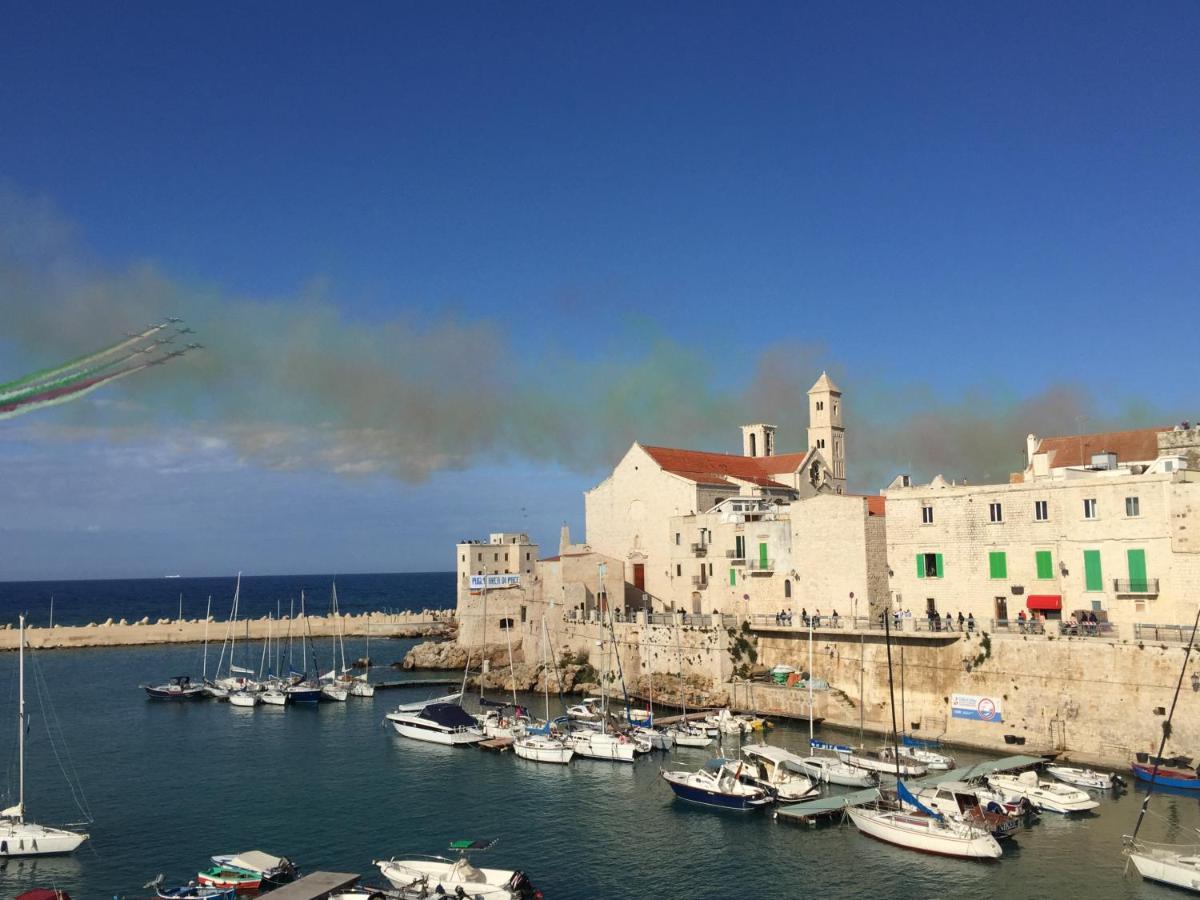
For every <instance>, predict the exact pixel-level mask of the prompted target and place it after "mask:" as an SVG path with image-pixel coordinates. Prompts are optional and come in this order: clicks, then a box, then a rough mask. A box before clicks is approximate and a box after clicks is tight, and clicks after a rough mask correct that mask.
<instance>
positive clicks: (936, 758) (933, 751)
mask: <svg viewBox="0 0 1200 900" xmlns="http://www.w3.org/2000/svg"><path fill="white" fill-rule="evenodd" d="M900 743H901V746H902V747H903V748H904V750H903V753H904V755H905V756H911V757H912V758H913V759H915V760H916V761H917V762H919V763H920V764H921V765H923V766H925V768H927V769H929V770H931V771H939V772H947V771H949V770H950V769H953V768H954V767H955V765H956V763H955V761H954V757H953V756H949V755H947V754H945V753H939V752H937V751H939V750H941V749H942V745H941V742H940V741H937V740H924V739H922V738H915V737H913V736H912V735H910V734H904V735H901V736H900Z"/></svg>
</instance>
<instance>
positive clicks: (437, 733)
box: [386, 703, 485, 747]
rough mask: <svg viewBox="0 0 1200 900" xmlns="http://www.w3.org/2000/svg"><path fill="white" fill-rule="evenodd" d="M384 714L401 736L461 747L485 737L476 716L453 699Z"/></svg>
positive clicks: (475, 742)
mask: <svg viewBox="0 0 1200 900" xmlns="http://www.w3.org/2000/svg"><path fill="white" fill-rule="evenodd" d="M386 718H387V720H388V721H389V722H391V723H392V727H393V728H395V729H396V731H397V732H398V733H399V734H401V735H403V736H404V737H407V738H413V739H414V740H418V741H427V742H429V743H431V744H447V745H450V746H454V747H460V746H465V745H467V744H477V743H479V742H480V741H482V740H483V739H484V737H485V735H484V733H483V731H482V730H481V729H480V727H479V723H478V722H477V721H476V720H475V717H474V716H472V715H470V714H469V713H468V712H467V711H466V710H464V709H463V708H462V707H461V706H458V705H456V704H454V703H431V704H429V705H428V706H426V707H424V708H423V709H422V710H421V711H420V712H415V713H402V712H394V713H388V714H387V716H386Z"/></svg>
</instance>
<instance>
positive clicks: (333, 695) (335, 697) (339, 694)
mask: <svg viewBox="0 0 1200 900" xmlns="http://www.w3.org/2000/svg"><path fill="white" fill-rule="evenodd" d="M349 696H350V689H349V688H348V687H345V686H344V685H341V684H339V683H338V682H336V681H327V682H325V683H324V684H322V685H321V699H322V700H332V701H334V702H335V703H345V702H346V698H347V697H349Z"/></svg>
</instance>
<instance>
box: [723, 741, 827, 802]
mask: <svg viewBox="0 0 1200 900" xmlns="http://www.w3.org/2000/svg"><path fill="white" fill-rule="evenodd" d="M742 755H743V756H744V757H746V759H747V761H748V762H749V763H750V764H751V765H752V766H753V767H754V769H755V772H754V775H755V777H756V778H758V780H759V781H761V782H763V783H765V784H769V785H770V786H771V787H772V788H773V789H774V790H775V794H776V796H778V797H779V799H780V800H783V801H786V802H794V801H797V800H807V799H809V798H810V797H815V796H817V795H818V794H820V793H821V789H820V787H818V786H817V785H816V784H814V783H813V779H812V778H810V777H809V776H808V775H807V774H805V772H804V769H803V767H802V765H803V762H804V758H803V757H801V756H798V755H797V754H795V753H790V752H788V751H787V750H784V749H782V748H780V747H772V746H770V745H768V744H749V745H747V746H745V747H743V748H742Z"/></svg>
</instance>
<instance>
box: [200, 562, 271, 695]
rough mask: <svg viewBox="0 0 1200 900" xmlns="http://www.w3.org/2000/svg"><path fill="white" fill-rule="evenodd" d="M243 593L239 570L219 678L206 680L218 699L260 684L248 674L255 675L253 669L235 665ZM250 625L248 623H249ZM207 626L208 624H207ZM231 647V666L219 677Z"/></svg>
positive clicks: (257, 686) (207, 688)
mask: <svg viewBox="0 0 1200 900" xmlns="http://www.w3.org/2000/svg"><path fill="white" fill-rule="evenodd" d="M241 593H242V573H241V572H238V575H237V582H236V584H235V585H234V589H233V606H232V607H230V610H229V624H228V625H227V626H226V629H225V641H224V643H222V644H221V655H220V657H219V658H218V659H217V675H218V677H217V679H216V680H215V681H206V682H205V685H204V689H205V691H206V693H208V694H209V695H210V696H212V697H216V698H217V699H218V700H225V699H227V698H228V697H229V695H230V693H232V692H233V691H245V690H253V691H257V690H258V689H259V685H257V684H255V683H254V682H253V681H252V680H250V679H249V678H248V677H247V676H249V675H253V674H254V670H253V669H247V668H245V667H243V666H237V665H234V662H233V656H234V651H235V650H236V649H237V618H238V605H239V603H240V598H241ZM247 625H248V623H247ZM205 627H206V628H207V625H206V626H205ZM226 646H228V647H229V668H228V670H227V674H226V675H225V676H224V677H219V676H220V673H221V663H223V662H224V661H225V647H226Z"/></svg>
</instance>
